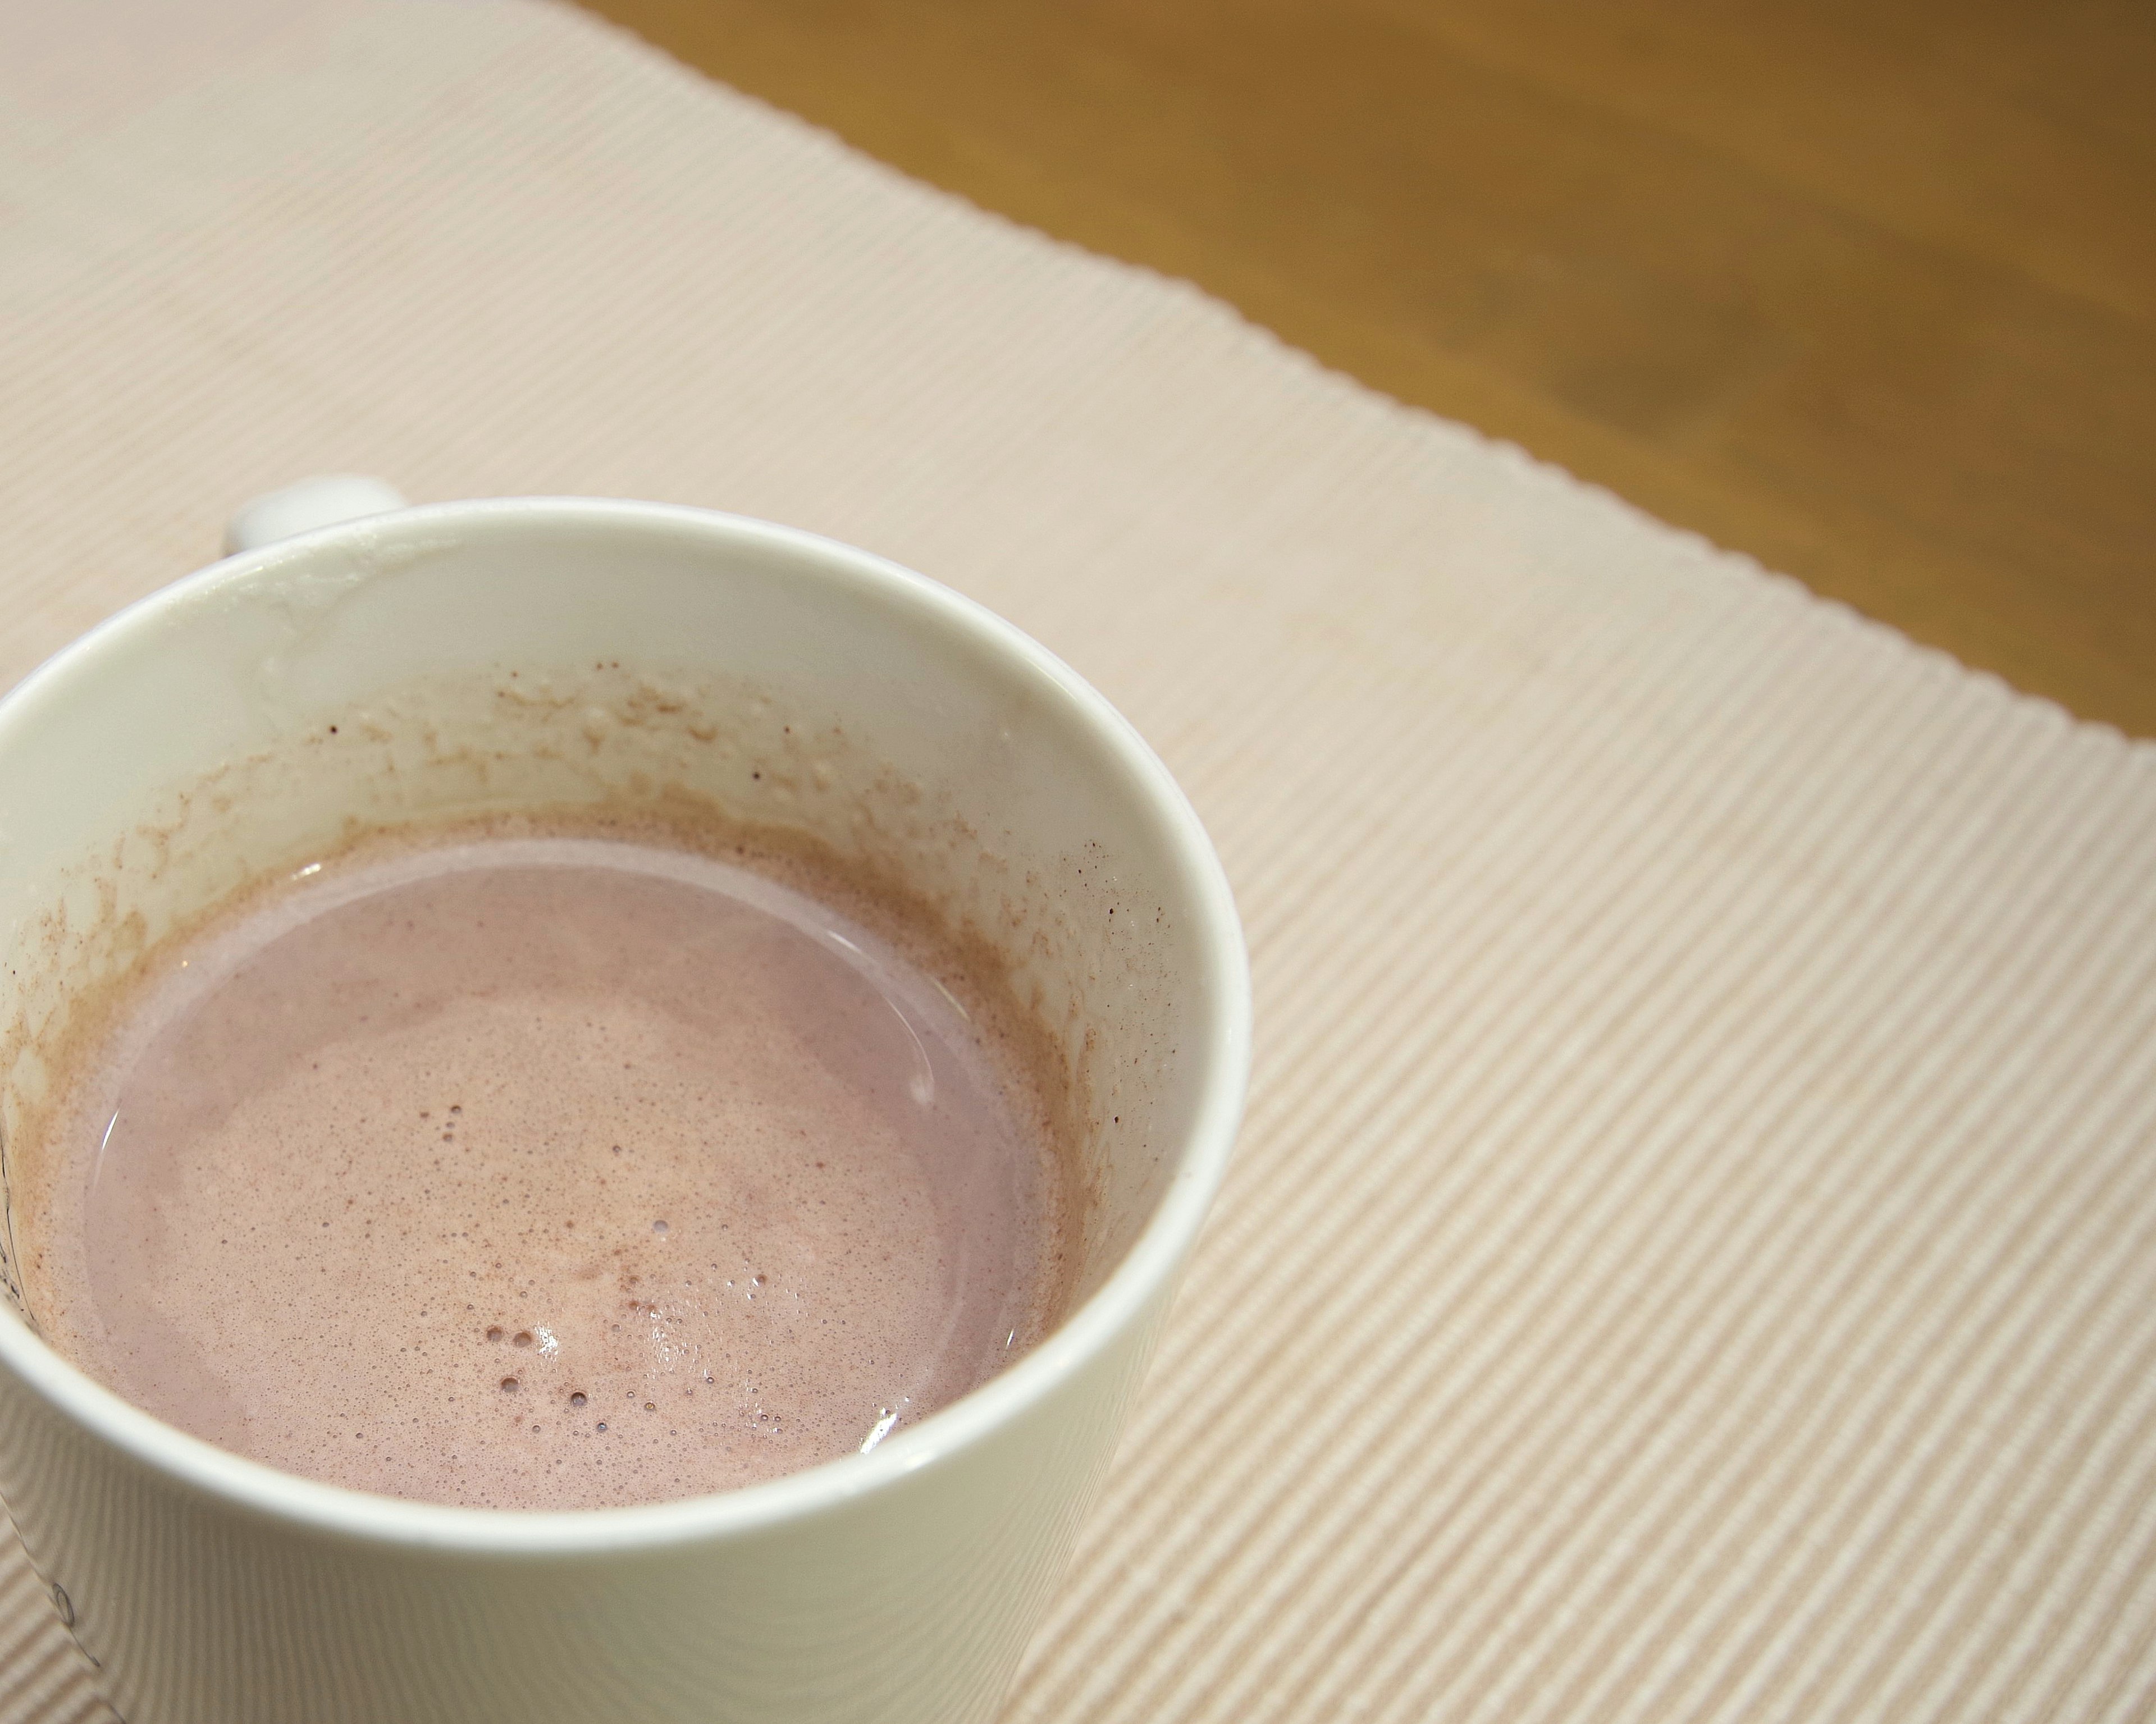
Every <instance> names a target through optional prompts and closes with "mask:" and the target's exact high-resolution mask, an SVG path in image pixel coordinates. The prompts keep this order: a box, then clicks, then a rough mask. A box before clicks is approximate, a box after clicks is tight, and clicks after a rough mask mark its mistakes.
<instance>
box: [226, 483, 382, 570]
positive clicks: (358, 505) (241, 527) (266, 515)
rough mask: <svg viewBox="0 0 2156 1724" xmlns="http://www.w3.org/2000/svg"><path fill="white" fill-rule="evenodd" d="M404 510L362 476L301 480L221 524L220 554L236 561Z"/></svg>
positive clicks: (244, 507)
mask: <svg viewBox="0 0 2156 1724" xmlns="http://www.w3.org/2000/svg"><path fill="white" fill-rule="evenodd" d="M409 506H410V505H408V503H406V501H405V500H404V499H403V496H402V495H400V494H399V493H398V490H397V489H396V488H395V487H394V486H393V485H385V484H384V483H383V482H382V480H378V479H369V478H367V476H366V475H364V474H359V473H331V474H325V475H322V476H321V477H320V478H317V479H303V480H300V482H299V483H298V484H297V485H286V486H285V487H284V489H283V490H274V491H265V492H264V494H263V495H260V496H259V497H257V498H255V499H254V500H253V501H251V502H249V503H245V504H243V505H241V506H240V508H239V511H237V512H236V513H234V516H233V517H232V519H231V520H229V521H227V522H225V524H224V554H225V555H226V556H227V557H236V556H237V555H239V552H243V551H255V550H259V549H260V548H261V547H262V546H264V545H274V544H275V543H276V542H277V541H278V540H280V539H289V538H290V537H291V536H292V535H293V534H295V533H304V532H308V531H312V530H313V529H314V528H316V527H318V526H336V524H337V523H338V522H339V521H357V520H358V519H359V518H360V517H361V516H363V515H386V514H388V512H389V511H391V510H393V509H403V508H408V507H409Z"/></svg>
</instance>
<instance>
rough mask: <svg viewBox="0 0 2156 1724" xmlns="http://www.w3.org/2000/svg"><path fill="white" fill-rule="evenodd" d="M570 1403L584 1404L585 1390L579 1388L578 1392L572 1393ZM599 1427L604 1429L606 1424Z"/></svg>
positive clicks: (576, 1405)
mask: <svg viewBox="0 0 2156 1724" xmlns="http://www.w3.org/2000/svg"><path fill="white" fill-rule="evenodd" d="M569 1404H570V1405H571V1406H572V1407H581V1406H583V1404H584V1392H583V1390H582V1389H578V1390H577V1393H574V1394H572V1395H571V1396H570V1397H569ZM599 1429H601V1430H604V1429H606V1427H605V1426H604V1425H601V1426H600V1427H599Z"/></svg>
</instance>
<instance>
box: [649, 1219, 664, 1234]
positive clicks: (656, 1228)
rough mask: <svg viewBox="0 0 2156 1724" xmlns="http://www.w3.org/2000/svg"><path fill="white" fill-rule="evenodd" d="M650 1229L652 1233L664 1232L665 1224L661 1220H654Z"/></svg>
mask: <svg viewBox="0 0 2156 1724" xmlns="http://www.w3.org/2000/svg"><path fill="white" fill-rule="evenodd" d="M651 1230H652V1232H654V1233H664V1232H665V1231H666V1224H665V1222H663V1221H654V1222H653V1223H652V1224H651Z"/></svg>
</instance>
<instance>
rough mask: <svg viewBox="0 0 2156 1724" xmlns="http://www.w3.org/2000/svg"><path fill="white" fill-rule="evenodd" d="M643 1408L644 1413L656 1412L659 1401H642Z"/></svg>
mask: <svg viewBox="0 0 2156 1724" xmlns="http://www.w3.org/2000/svg"><path fill="white" fill-rule="evenodd" d="M658 1410H659V1403H658V1402H656V1401H646V1402H645V1403H644V1411H645V1412H646V1413H656V1412H657V1411H658Z"/></svg>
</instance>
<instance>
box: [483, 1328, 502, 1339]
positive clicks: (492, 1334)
mask: <svg viewBox="0 0 2156 1724" xmlns="http://www.w3.org/2000/svg"><path fill="white" fill-rule="evenodd" d="M486 1338H487V1339H488V1340H489V1341H499V1340H500V1339H501V1331H500V1330H499V1329H490V1330H488V1331H486Z"/></svg>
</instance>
